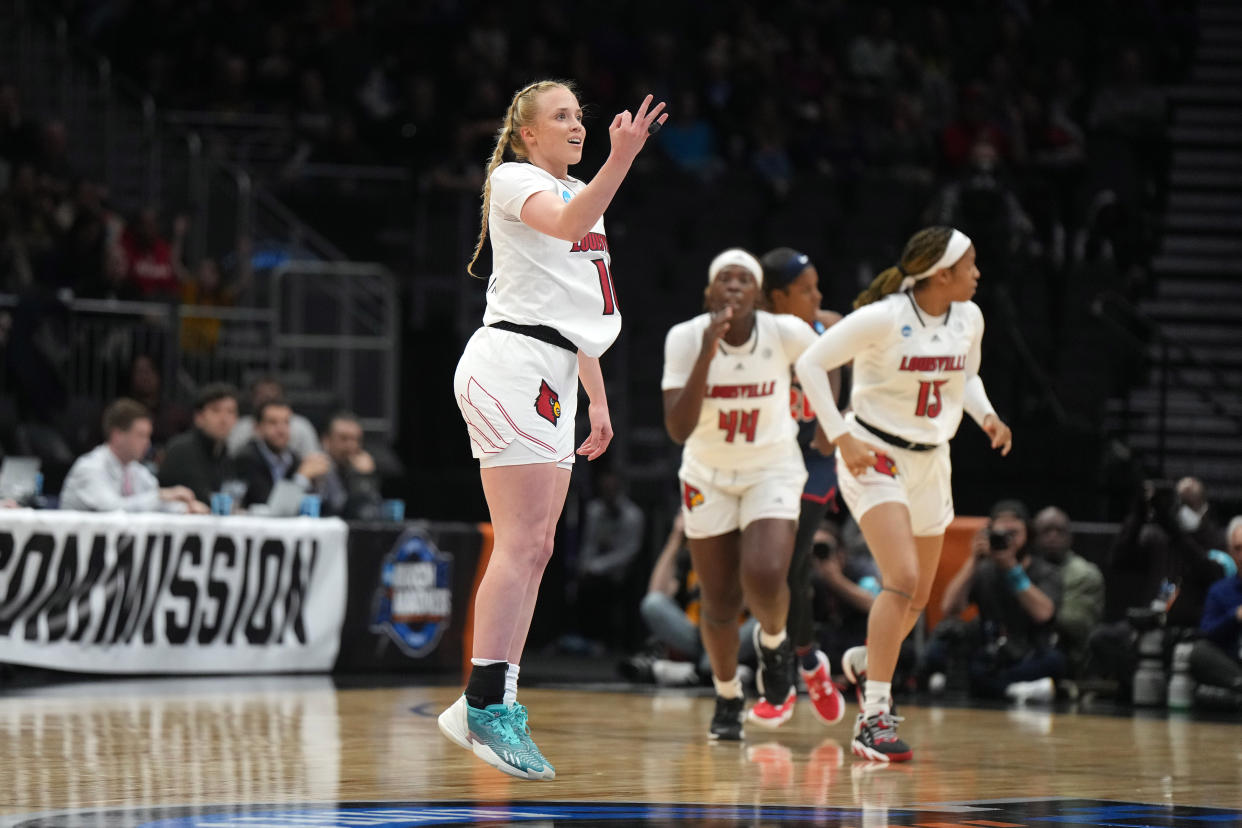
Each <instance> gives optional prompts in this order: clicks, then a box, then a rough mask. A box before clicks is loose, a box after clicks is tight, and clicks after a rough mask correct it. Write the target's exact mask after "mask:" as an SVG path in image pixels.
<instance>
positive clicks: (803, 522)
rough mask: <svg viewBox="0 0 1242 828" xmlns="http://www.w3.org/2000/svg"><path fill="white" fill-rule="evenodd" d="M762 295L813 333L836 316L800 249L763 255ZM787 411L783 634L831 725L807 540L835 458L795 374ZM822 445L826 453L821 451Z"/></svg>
mask: <svg viewBox="0 0 1242 828" xmlns="http://www.w3.org/2000/svg"><path fill="white" fill-rule="evenodd" d="M760 262H761V264H762V265H763V273H764V280H763V294H764V299H765V302H766V304H767V309H768V310H770V311H771V312H772V313H777V314H788V315H791V316H796V317H797V318H799V319H801V320H802V321H803V322H805V323H807V324H808V325H809V326H810V327H811V329H812V330H814V331H815V333H817V334H822V333H823V332H824V331H825V330H827V329H828V326H830V325H832V324H833V323H834V322H836V321H838V320H839V319H840V318H841V315H840V314H838V313H833V312H832V311H827V310H823V309H821V308H820V306H819V305H820V302H821V301H822V300H823V294H821V293H820V292H819V272H818V271H817V270H816V269H815V265H813V264H812V263H811V260H810V258H808V257H807V255H806V254H805V253H799V252H798V251H796V250H793V249H791V248H788V247H778V248H776V249H775V250H770V251H768V252H767V253H766V254H764V256H763V258H762V259H761V260H760ZM841 370H842V369H840V368H834V369H833V370H832V372H831V374H830V376H829V382H830V383H831V385H832V388H833V391H834V392H837V393H839V389H840V387H841ZM789 403H790V413H791V414H792V415H793V418H794V420H795V421H796V422H797V423H798V444H799V445H800V446H801V447H802V461H803V464H804V465H805V466H806V472H807V479H806V486H805V487H803V489H802V511H801V514H800V515H799V517H798V534H797V536H796V537H795V539H794V549H793V557H792V558H791V559H790V561H789V621H788V630H789V639H790V641H791V643H792V644H793V648H794V659H795V660H796V661H797V664H798V671H799V674H800V675H801V676H802V682H803V683H804V684H805V685H806V690H807V695H809V696H810V698H811V709H812V710H814V711H815V715H816V716H817V717H818V718H819V719H820V721H822V722H824V723H825V724H836V723H837V722H839V721H841V717H842V716H844V715H845V700H844V699H843V698H841V692H840V691H839V690H837V688H836V685H834V684H833V683H832V671H831V666H830V665H829V663H828V656H827V655H826V654H825V653H824V652H823V651H822V650H820V648H819V643H818V642H817V641H816V640H815V623H814V619H813V618H812V615H811V604H812V598H813V594H812V592H813V591H812V586H811V544H812V542H813V539H814V536H815V530H816V529H817V528H819V525H820V523H821V522H822V521H823V519H824V515H826V514H827V513H828V511H829V509H830V508H831V506H832V504H833V501H834V500H835V498H836V495H837V470H836V461H835V460H834V459H833V457H832V446H831V445H830V444H829V443H828V441H827V438H826V437H822V436H821V439H822V442H820V443H816V440H815V436H816V434H817V433H821V432H820V428H819V426H818V424H817V423H816V420H815V412H814V411H812V410H811V404H810V403H809V402H808V401H807V399H806V395H805V394H803V393H802V386H801V384H800V383H799V382H798V379H797V377H795V378H794V381H793V384H792V386H791V387H790V395H789ZM812 443H816V444H817V445H818V446H819V448H816V447H815V446H813V445H812ZM820 448H823V449H825V450H826V451H827V453H826V454H825V453H823V452H821V451H820V450H819V449H820Z"/></svg>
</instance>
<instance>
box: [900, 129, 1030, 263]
mask: <svg viewBox="0 0 1242 828" xmlns="http://www.w3.org/2000/svg"><path fill="white" fill-rule="evenodd" d="M923 220H924V222H925V223H927V224H943V225H947V226H951V227H960V228H962V230H963V232H967V233H969V234H970V236H971V238H972V239H975V240H976V243H977V244H980V243H981V244H984V245H986V246H987V248H988V250H990V251H992V252H994V253H995V254H996V255H997V256H998V257H1001V258H1002V260H1003V258H1004V257H1007V256H1008V254H1011V253H1014V252H1016V251H1018V250H1020V249H1022V248H1023V247H1024V246H1025V244H1026V243H1027V242H1028V241H1030V239H1031V237H1032V234H1033V233H1034V229H1035V226H1034V224H1033V223H1032V222H1031V219H1030V217H1029V216H1027V214H1026V210H1025V209H1024V208H1023V207H1022V203H1021V201H1019V200H1018V194H1017V192H1016V190H1015V189H1014V187H1013V185H1012V184H1011V183H1010V182H1009V181H1008V178H1007V177H1006V176H1005V175H1004V174H1003V172H1002V171H1001V169H1000V156H999V153H998V152H997V149H996V145H995V144H993V143H992V141H991V140H989V139H988V138H986V137H984V138H981V139H980V140H979V141H977V142H976V143H975V145H974V146H973V147H972V148H971V151H970V162H969V165H968V167H967V168H966V170H964V171H963V172H962V174H961V175H959V176H958V177H957V178H956V179H954V180H953V181H951V182H949V183H948V184H946V185H945V186H944V187H943V188H941V190H940V192H939V193H938V194H937V195H936V197H935V199H934V200H933V202H932V204H931V205H930V206H929V207H928V208H927V211H926V212H925V213H924V218H923Z"/></svg>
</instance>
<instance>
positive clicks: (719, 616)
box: [661, 248, 815, 739]
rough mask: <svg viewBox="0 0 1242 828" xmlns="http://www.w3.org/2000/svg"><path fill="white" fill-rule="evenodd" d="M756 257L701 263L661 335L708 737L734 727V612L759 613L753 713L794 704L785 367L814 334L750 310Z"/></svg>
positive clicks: (784, 712)
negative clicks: (698, 288)
mask: <svg viewBox="0 0 1242 828" xmlns="http://www.w3.org/2000/svg"><path fill="white" fill-rule="evenodd" d="M762 282H763V269H762V267H761V266H760V264H759V262H758V261H757V260H756V259H755V257H754V256H752V255H750V254H749V253H747V252H746V251H744V250H739V249H736V248H735V249H731V250H726V251H724V252H723V253H721V254H720V255H719V256H717V257H716V258H715V259H713V260H712V263H711V265H710V266H709V267H708V289H707V308H708V312H707V313H704V314H700V315H699V316H696V317H695V318H693V319H691V320H689V321H688V322H682V323H681V324H679V325H675V326H673V328H672V330H670V331H669V332H668V337H667V339H666V340H665V344H664V378H663V380H662V381H661V387H662V388H663V390H664V423H665V427H666V428H667V429H668V433H669V436H671V437H672V438H673V440H674V441H676V442H678V443H682V444H684V445H685V449H684V450H683V451H682V461H681V469H680V470H679V471H678V477H679V478H680V479H681V490H682V514H683V516H684V519H685V532H686V538H687V539H688V541H689V546H690V557H691V559H692V560H693V562H694V571H695V572H696V573H697V575H698V578H699V584H700V585H701V590H702V611H701V613H700V618H699V626H700V629H701V633H702V638H703V645H704V647H705V648H706V650H707V655H708V658H709V659H710V660H711V665H712V679H713V681H714V682H715V685H716V713H715V716H714V717H713V719H712V723H711V727H710V730H709V735H710V737H711V738H713V739H740V738H741V737H742V724H741V713H742V706H743V704H742V686H741V682H740V681H739V680H738V678H737V648H738V615H739V613H740V612H741V609H742V606H743V603H744V604H745V606H746V608H747V609H748V610H749V611H750V613H751V615H753V616H754V617H755V620H756V621H757V622H758V625H757V626H756V628H755V637H756V641H755V645H756V651H757V652H758V653H759V659H760V664H759V671H758V673H757V675H756V680H757V683H758V685H759V693H760V696H761V698H760V699H759V701H758V702H757V703H756V704H755V706H754V707H752V708H751V710H750V713H749V716H748V718H749V720H750V721H751V722H753V723H755V724H758V725H760V726H764V727H777V726H779V725H781V724H783V723H784V722H785V721H787V720H788V719H789V717H790V715H792V713H793V706H794V700H795V698H796V692H795V689H794V687H793V650H792V648H791V647H790V642H789V640H788V638H787V637H786V634H785V620H786V615H787V614H788V611H789V587H788V584H787V583H786V580H785V578H786V573H787V572H788V570H789V558H790V555H791V554H792V552H793V544H794V532H795V530H796V528H797V522H798V513H799V511H800V508H801V499H802V487H803V484H805V483H806V466H805V465H804V464H803V462H802V450H801V448H799V446H798V426H797V424H796V423H795V422H794V420H793V418H792V417H790V416H789V383H790V368H791V366H792V365H793V362H794V360H795V359H797V358H798V355H799V354H801V353H802V352H803V351H804V350H806V349H807V348H808V347H810V346H811V344H812V343H814V342H815V332H814V331H813V330H812V329H811V327H810V326H809V325H807V324H806V323H805V322H803V321H802V320H801V319H798V318H797V317H795V316H789V315H783V314H782V315H777V314H771V313H767V312H766V311H760V310H755V300H756V298H757V296H758V294H759V287H760V285H761V284H762Z"/></svg>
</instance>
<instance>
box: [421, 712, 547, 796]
mask: <svg viewBox="0 0 1242 828" xmlns="http://www.w3.org/2000/svg"><path fill="white" fill-rule="evenodd" d="M523 720H524V719H523ZM436 722H437V724H439V726H440V732H441V733H443V734H444V735H445V736H447V737H448V738H449V739H450V740H451V741H453V742H455V743H456V744H458V745H460V746H461V747H463V748H465V749H466V750H468V751H470V752H471V753H473V754H474V755H475V756H477V757H479V758H480V759H482V760H483V761H484V762H486V763H487V764H489V765H491V766H492V767H493V768H496V770H498V771H501V772H502V773H507V774H509V775H510V776H516V777H517V778H518V779H551V778H552V775H551V774H552V773H553V772H552V771H551V770H549V769H547V768H545V766H544V763H543V762H542V761H541V757H540V755H539V751H538V750H537V749H535V747H534V745H533V744H532V743H530V742H529V740H528V739H527V738H524V737H523V736H522V735H520V734H519V732H518V719H517V716H516V715H515V714H514V712H513V708H510V707H505V706H504V705H503V704H489V705H488V706H487V707H486V708H485V709H483V710H479V709H478V708H475V707H471V706H470V705H469V704H467V703H466V697H465V696H461V697H459V698H458V699H457V701H455V702H453V704H452V705H451V706H450V707H449V708H448V709H447V710H445V711H444V712H443V713H441V714H440V716H439V718H438V719H437V720H436Z"/></svg>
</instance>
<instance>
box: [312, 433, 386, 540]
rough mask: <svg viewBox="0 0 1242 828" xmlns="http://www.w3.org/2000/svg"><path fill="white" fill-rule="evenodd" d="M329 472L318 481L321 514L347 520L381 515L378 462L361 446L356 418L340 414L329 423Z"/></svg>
mask: <svg viewBox="0 0 1242 828" xmlns="http://www.w3.org/2000/svg"><path fill="white" fill-rule="evenodd" d="M323 450H324V452H325V453H326V454H327V456H328V460H329V461H330V465H329V467H328V470H327V471H326V472H325V473H324V474H323V476H322V477H320V478H319V479H318V480H316V481H315V492H316V494H318V495H319V496H320V497H321V498H322V499H323V505H322V513H323V514H324V515H336V516H339V517H343V518H347V519H355V518H365V519H373V518H375V517H376V516H377V515H378V513H379V505H380V486H379V476H378V475H377V474H376V470H375V459H374V458H373V457H372V456H371V453H370V452H369V451H367V450H366V449H365V448H363V447H362V424H361V423H359V422H358V417H357V415H355V414H353V413H352V412H349V411H340V412H337V413H336V414H333V415H332V418H331V419H329V420H328V428H327V430H326V431H324V434H323Z"/></svg>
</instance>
